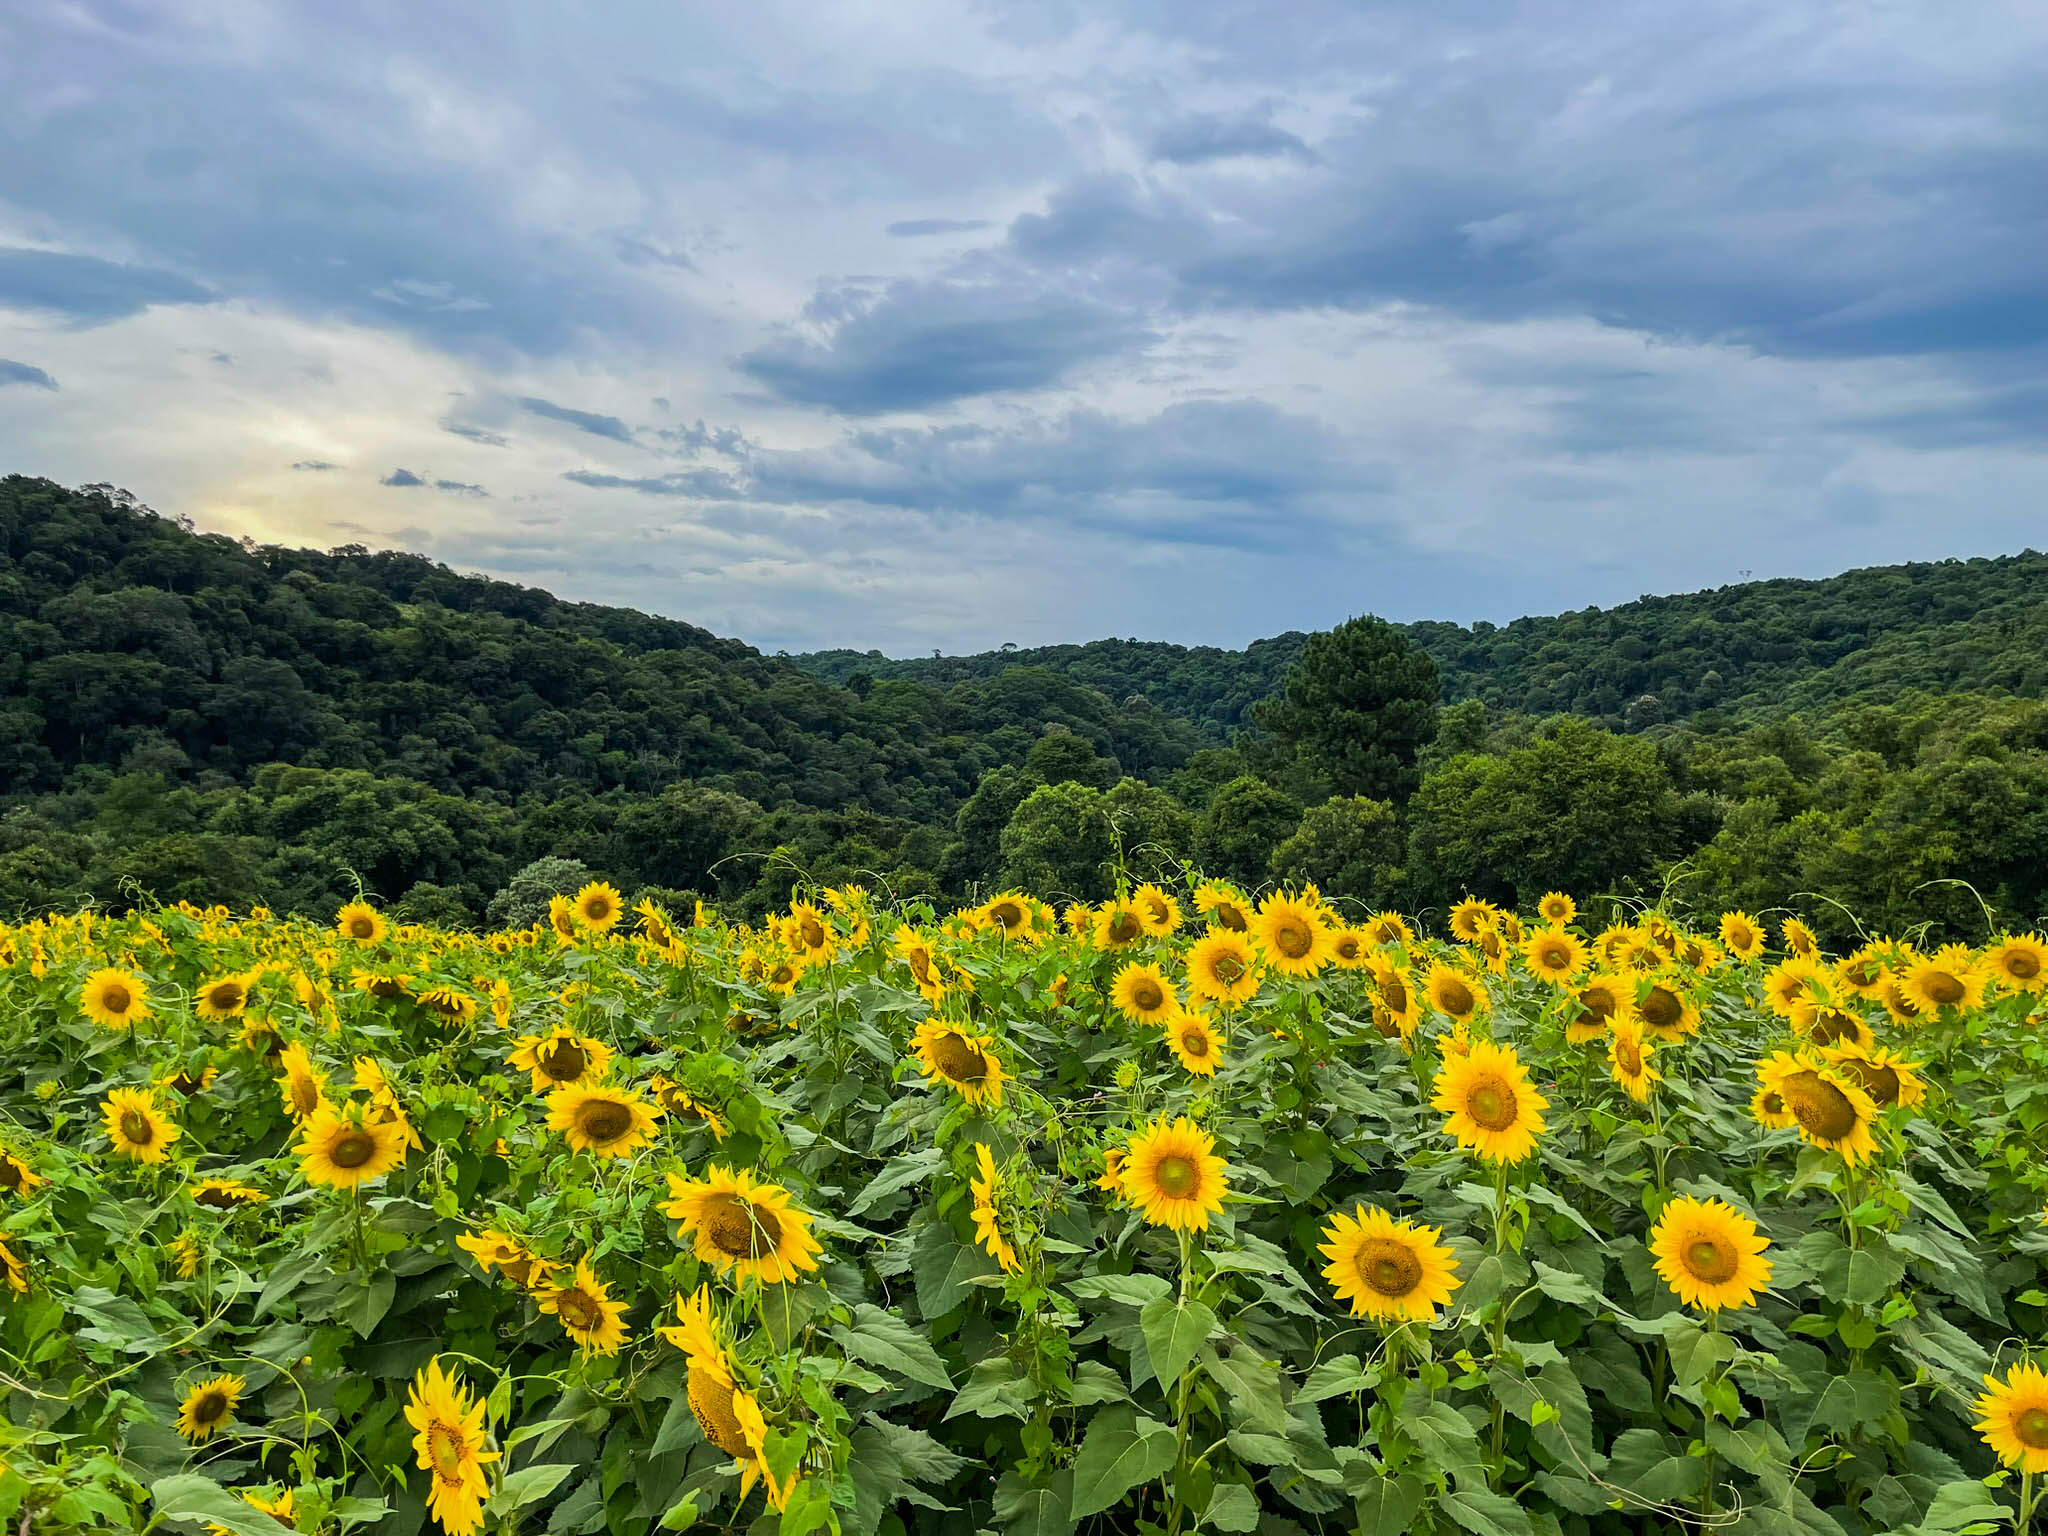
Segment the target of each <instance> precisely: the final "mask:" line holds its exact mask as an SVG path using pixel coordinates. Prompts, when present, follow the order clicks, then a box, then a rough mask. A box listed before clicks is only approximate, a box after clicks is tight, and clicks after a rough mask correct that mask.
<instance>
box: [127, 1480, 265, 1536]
mask: <svg viewBox="0 0 2048 1536" xmlns="http://www.w3.org/2000/svg"><path fill="white" fill-rule="evenodd" d="M149 1497H150V1501H151V1502H152V1503H153V1504H154V1505H155V1506H156V1512H157V1514H158V1515H160V1516H161V1517H162V1518H164V1519H166V1520H187V1521H191V1522H192V1523H194V1524H199V1523H202V1522H203V1523H206V1524H211V1525H221V1526H225V1527H227V1529H228V1530H229V1531H231V1532H232V1533H233V1536H292V1532H291V1527H289V1526H287V1525H284V1524H282V1523H281V1522H279V1521H276V1520H273V1519H272V1518H271V1517H270V1516H268V1515H266V1514H265V1513H263V1511H262V1510H260V1509H258V1508H257V1507H256V1506H255V1505H253V1504H251V1503H250V1502H249V1501H248V1500H247V1499H245V1498H243V1497H242V1496H241V1495H240V1494H239V1493H230V1492H228V1490H227V1489H225V1488H223V1487H221V1485H220V1484H219V1483H216V1482H215V1481H214V1480H213V1479H212V1478H210V1477H201V1476H200V1475H199V1474H198V1473H197V1472H178V1473H175V1474H173V1475H172V1476H170V1477H160V1478H158V1479H157V1480H156V1481H155V1482H154V1483H152V1484H150V1488H149Z"/></svg>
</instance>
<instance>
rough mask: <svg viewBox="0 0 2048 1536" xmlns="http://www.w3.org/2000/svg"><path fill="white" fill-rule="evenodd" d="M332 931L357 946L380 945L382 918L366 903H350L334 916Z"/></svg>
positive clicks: (382, 934) (382, 937) (383, 925)
mask: <svg viewBox="0 0 2048 1536" xmlns="http://www.w3.org/2000/svg"><path fill="white" fill-rule="evenodd" d="M334 931H335V932H336V933H338V934H340V935H341V936H342V937H343V938H344V939H352V940H354V941H355V942H356V943H358V944H381V943H383V942H384V934H385V932H386V928H385V924H384V916H383V914H382V913H380V912H379V911H378V910H377V909H376V908H375V907H373V906H371V905H370V904H369V903H368V902H366V901H352V902H350V903H349V904H348V905H347V906H345V907H343V908H342V909H341V910H340V911H339V912H337V913H335V914H334Z"/></svg>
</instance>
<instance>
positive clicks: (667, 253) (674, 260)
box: [618, 235, 698, 272]
mask: <svg viewBox="0 0 2048 1536" xmlns="http://www.w3.org/2000/svg"><path fill="white" fill-rule="evenodd" d="M618 249H619V259H620V260H622V261H624V262H627V263H628V264H630V265H632V266H636V267H640V266H646V265H648V264H649V263H650V262H651V263H653V264H654V265H655V266H659V267H674V268H675V269H676V270H677V271H679V272H695V271H696V270H698V268H697V263H696V262H694V261H692V260H691V259H690V258H689V257H688V256H686V255H684V254H683V253H682V252H681V251H672V250H669V249H668V248H667V247H666V246H662V245H657V244H655V243H654V242H653V241H652V240H642V239H639V238H637V237H634V236H631V235H621V236H620V237H619V239H618Z"/></svg>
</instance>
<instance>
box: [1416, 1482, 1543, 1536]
mask: <svg viewBox="0 0 2048 1536" xmlns="http://www.w3.org/2000/svg"><path fill="white" fill-rule="evenodd" d="M1437 1508H1439V1509H1441V1510H1442V1511H1443V1512H1444V1513H1445V1514H1447V1515H1449V1516H1450V1517H1451V1518H1452V1519H1453V1520H1455V1521H1457V1522H1458V1524H1459V1525H1460V1526H1461V1527H1462V1528H1464V1529H1465V1530H1468V1531H1471V1532H1472V1533H1473V1536H1535V1528H1534V1527H1533V1526H1531V1525H1530V1524H1529V1517H1528V1516H1527V1515H1526V1514H1524V1513H1523V1512H1522V1508H1521V1506H1520V1505H1518V1504H1517V1503H1515V1501H1514V1500H1513V1499H1511V1498H1508V1497H1507V1496H1506V1495H1505V1494H1499V1493H1494V1492H1492V1491H1491V1490H1489V1489H1486V1488H1459V1489H1456V1490H1455V1491H1453V1492H1450V1493H1446V1494H1444V1495H1443V1496H1442V1497H1441V1498H1439V1499H1438V1500H1437Z"/></svg>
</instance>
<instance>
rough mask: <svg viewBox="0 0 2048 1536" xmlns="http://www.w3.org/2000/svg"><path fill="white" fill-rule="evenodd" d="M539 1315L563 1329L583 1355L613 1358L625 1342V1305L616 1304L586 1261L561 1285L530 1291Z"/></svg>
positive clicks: (578, 1264) (621, 1303)
mask: <svg viewBox="0 0 2048 1536" xmlns="http://www.w3.org/2000/svg"><path fill="white" fill-rule="evenodd" d="M533 1299H534V1301H535V1303H536V1304H537V1305H538V1306H539V1307H540V1309H541V1311H543V1312H545V1313H547V1314H548V1315H549V1316H550V1317H553V1318H554V1319H555V1320H556V1321H557V1322H559V1323H560V1324H561V1325H562V1331H563V1332H564V1333H566V1334H568V1335H569V1337H570V1338H572V1339H574V1340H575V1341H576V1346H577V1348H579V1349H581V1350H582V1351H583V1353H585V1354H586V1355H616V1354H617V1353H618V1352H619V1346H620V1345H621V1344H624V1343H625V1342H626V1325H625V1323H624V1322H623V1321H621V1319H623V1318H624V1317H625V1315H626V1303H625V1302H623V1301H615V1300H613V1298H612V1293H611V1291H610V1290H609V1289H608V1288H607V1287H606V1286H605V1283H604V1282H603V1281H602V1280H600V1279H598V1277H597V1271H596V1270H594V1269H592V1268H591V1267H590V1260H589V1259H587V1258H582V1259H578V1260H577V1261H576V1268H575V1271H574V1272H573V1273H572V1274H571V1275H570V1276H569V1278H568V1279H567V1280H566V1281H563V1282H562V1283H560V1284H557V1283H555V1282H554V1281H552V1280H550V1281H549V1282H548V1283H547V1284H545V1285H542V1286H540V1287H539V1288H538V1289H536V1290H534V1291H533Z"/></svg>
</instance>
